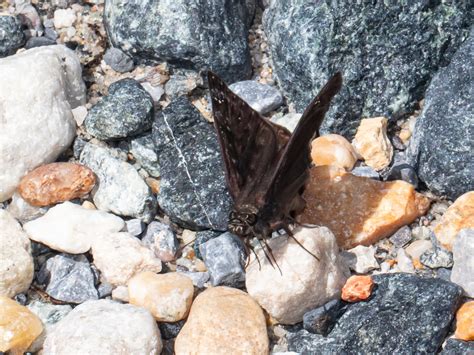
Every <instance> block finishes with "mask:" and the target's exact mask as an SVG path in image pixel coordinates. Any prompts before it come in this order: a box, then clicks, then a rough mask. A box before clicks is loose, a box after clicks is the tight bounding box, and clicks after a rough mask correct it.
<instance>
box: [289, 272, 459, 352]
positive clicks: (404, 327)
mask: <svg viewBox="0 0 474 355" xmlns="http://www.w3.org/2000/svg"><path fill="white" fill-rule="evenodd" d="M373 279H374V281H375V283H376V284H377V287H376V289H375V291H374V294H373V296H372V297H371V298H370V299H369V300H367V301H366V302H357V303H353V304H349V305H348V306H347V310H346V312H345V313H344V314H343V315H342V317H341V318H339V320H338V322H337V324H336V325H335V327H334V329H333V330H332V331H331V333H330V334H329V336H328V337H326V338H324V337H322V336H320V335H317V334H311V333H309V332H307V331H306V330H301V331H298V332H296V333H293V334H290V335H289V337H288V344H289V346H288V348H289V350H290V351H296V352H299V353H315V352H316V353H337V354H341V353H349V354H352V353H364V354H366V353H379V352H380V349H384V351H386V352H388V353H390V354H399V353H406V352H407V350H408V351H409V352H410V353H416V354H420V353H436V352H437V350H438V349H439V348H440V347H441V344H442V343H443V341H444V338H445V336H446V335H447V333H448V332H449V329H450V325H451V322H452V320H453V317H454V313H455V312H456V309H457V308H458V306H459V303H460V301H461V297H462V296H461V295H462V291H461V289H460V288H459V287H457V286H456V285H454V284H452V283H450V282H447V281H444V280H440V279H437V278H421V277H418V276H415V275H411V274H384V275H376V276H373ZM356 329H357V331H355V330H356Z"/></svg>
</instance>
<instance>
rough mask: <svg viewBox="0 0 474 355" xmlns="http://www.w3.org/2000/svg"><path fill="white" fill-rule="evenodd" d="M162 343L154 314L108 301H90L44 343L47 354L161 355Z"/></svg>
mask: <svg viewBox="0 0 474 355" xmlns="http://www.w3.org/2000/svg"><path fill="white" fill-rule="evenodd" d="M161 348H162V342H161V336H160V331H159V330H158V326H157V325H156V322H155V320H154V319H153V317H152V316H151V314H150V313H149V312H148V311H147V310H145V309H143V308H140V307H136V306H132V305H129V304H121V303H117V302H114V301H109V300H99V301H88V302H85V303H83V304H81V305H79V306H77V307H76V308H74V310H72V311H71V312H70V313H69V314H68V315H67V316H66V317H64V318H63V319H61V320H60V321H59V322H58V323H56V326H55V328H54V331H52V332H51V333H49V334H48V336H47V337H46V340H45V342H44V347H43V352H44V353H45V354H104V355H109V354H110V355H112V354H137V355H138V354H143V355H145V354H149V355H158V354H160V352H161Z"/></svg>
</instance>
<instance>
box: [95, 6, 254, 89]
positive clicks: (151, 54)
mask: <svg viewBox="0 0 474 355" xmlns="http://www.w3.org/2000/svg"><path fill="white" fill-rule="evenodd" d="M254 10H255V2H254V1H238V2H232V3H230V2H229V3H223V2H221V1H214V0H213V1H206V2H202V1H198V0H191V1H189V0H178V1H175V2H173V3H167V2H165V3H161V2H156V1H150V0H148V1H144V2H141V3H132V2H129V3H126V4H123V3H121V2H120V1H117V0H113V1H108V2H107V3H106V4H105V10H104V21H105V26H106V29H107V33H108V35H109V39H110V41H111V42H112V44H113V46H114V47H117V48H120V49H121V50H123V51H124V52H125V53H127V54H129V55H131V56H133V57H134V58H135V59H141V60H154V61H167V62H170V63H172V64H174V65H176V66H178V67H184V68H189V67H192V68H193V69H196V70H201V69H207V68H210V69H212V70H213V71H215V72H217V74H219V75H221V76H223V77H224V78H225V79H226V80H228V81H231V82H232V81H236V80H238V79H246V78H247V77H249V76H250V73H251V63H250V55H249V47H248V42H247V36H248V30H249V28H250V23H251V20H252V17H253V13H254ZM137 21H138V22H139V23H140V26H138V27H137V26H136V24H137ZM198 34H199V35H198Z"/></svg>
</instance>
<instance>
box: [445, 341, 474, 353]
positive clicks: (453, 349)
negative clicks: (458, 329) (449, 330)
mask: <svg viewBox="0 0 474 355" xmlns="http://www.w3.org/2000/svg"><path fill="white" fill-rule="evenodd" d="M471 353H474V342H472V341H462V340H457V339H452V338H451V339H448V341H447V342H446V346H445V347H444V348H443V350H442V351H441V352H440V355H461V354H471Z"/></svg>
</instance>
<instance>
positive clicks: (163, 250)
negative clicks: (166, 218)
mask: <svg viewBox="0 0 474 355" xmlns="http://www.w3.org/2000/svg"><path fill="white" fill-rule="evenodd" d="M142 242H143V244H145V245H146V246H148V247H149V248H150V249H151V250H153V252H154V253H155V255H156V256H157V257H158V258H159V259H160V260H161V261H164V262H168V261H171V260H174V258H175V256H176V252H177V251H178V249H179V241H178V239H177V238H176V234H175V232H173V230H172V229H171V227H170V226H168V225H167V224H164V223H160V222H156V221H153V222H151V223H150V224H149V225H148V227H147V230H146V234H145V236H144V237H143V239H142Z"/></svg>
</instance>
